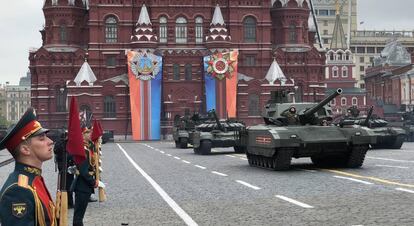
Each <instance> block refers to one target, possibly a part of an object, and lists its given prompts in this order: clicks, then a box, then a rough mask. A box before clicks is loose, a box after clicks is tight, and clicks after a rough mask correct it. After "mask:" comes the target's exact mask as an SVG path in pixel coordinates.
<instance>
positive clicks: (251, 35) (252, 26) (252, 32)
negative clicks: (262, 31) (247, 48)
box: [243, 16, 256, 42]
mask: <svg viewBox="0 0 414 226" xmlns="http://www.w3.org/2000/svg"><path fill="white" fill-rule="evenodd" d="M243 26H244V41H245V42H256V19H255V18H254V17H251V16H248V17H246V18H245V19H244V21H243Z"/></svg>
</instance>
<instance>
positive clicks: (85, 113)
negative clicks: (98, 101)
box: [79, 104, 92, 127]
mask: <svg viewBox="0 0 414 226" xmlns="http://www.w3.org/2000/svg"><path fill="white" fill-rule="evenodd" d="M79 115H80V117H81V119H80V123H81V126H87V127H90V126H91V120H90V119H91V118H92V110H91V107H90V106H89V105H87V104H83V105H81V106H80V108H79Z"/></svg>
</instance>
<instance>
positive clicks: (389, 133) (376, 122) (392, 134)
mask: <svg viewBox="0 0 414 226" xmlns="http://www.w3.org/2000/svg"><path fill="white" fill-rule="evenodd" d="M355 109H356V110H355ZM373 111H374V106H371V107H370V108H369V110H368V113H367V116H365V117H361V116H359V112H360V111H359V110H358V109H357V108H356V107H351V108H349V109H348V112H353V114H351V117H347V118H344V119H342V120H341V122H340V123H339V125H340V126H341V127H346V126H362V127H366V128H369V129H370V130H371V131H372V132H373V133H374V134H375V135H376V136H377V143H376V144H372V145H371V147H372V148H375V149H379V148H386V149H400V148H401V146H402V144H403V143H404V140H405V139H406V132H405V131H404V130H403V129H402V128H398V127H388V126H387V124H388V122H387V121H385V120H384V119H380V118H374V117H373Z"/></svg>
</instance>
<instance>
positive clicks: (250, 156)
mask: <svg viewBox="0 0 414 226" xmlns="http://www.w3.org/2000/svg"><path fill="white" fill-rule="evenodd" d="M246 157H247V162H248V163H249V166H253V165H254V164H253V155H251V154H249V153H246Z"/></svg>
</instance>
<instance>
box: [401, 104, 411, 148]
mask: <svg viewBox="0 0 414 226" xmlns="http://www.w3.org/2000/svg"><path fill="white" fill-rule="evenodd" d="M402 119H403V129H404V130H405V133H406V135H407V136H406V141H408V142H413V141H414V109H413V110H412V111H409V112H405V113H403V114H402Z"/></svg>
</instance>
